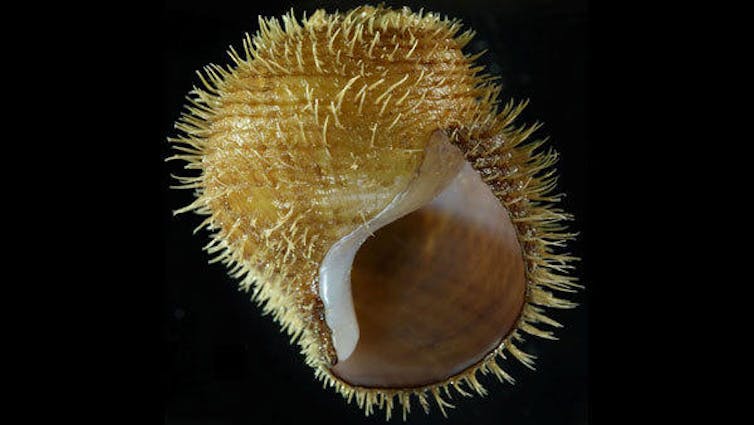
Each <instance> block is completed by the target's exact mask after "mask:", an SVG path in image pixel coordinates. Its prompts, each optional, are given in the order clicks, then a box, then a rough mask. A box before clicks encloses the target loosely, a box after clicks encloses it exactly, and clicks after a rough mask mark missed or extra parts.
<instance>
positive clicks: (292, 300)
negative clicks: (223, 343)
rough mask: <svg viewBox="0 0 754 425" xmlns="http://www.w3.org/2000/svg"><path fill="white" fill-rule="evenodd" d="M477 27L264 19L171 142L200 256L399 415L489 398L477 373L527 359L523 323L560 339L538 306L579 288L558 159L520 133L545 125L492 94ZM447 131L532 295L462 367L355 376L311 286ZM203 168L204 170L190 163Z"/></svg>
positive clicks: (391, 17) (316, 361)
mask: <svg viewBox="0 0 754 425" xmlns="http://www.w3.org/2000/svg"><path fill="white" fill-rule="evenodd" d="M472 37H473V32H472V31H470V30H467V31H462V26H461V24H460V23H459V22H458V21H454V20H448V19H443V18H441V17H440V16H439V15H437V14H433V13H425V12H420V13H417V12H413V11H411V10H409V9H406V8H404V9H399V10H394V9H390V8H385V7H371V6H363V7H359V8H356V9H354V10H351V11H348V12H345V13H334V14H330V13H327V12H325V11H322V10H319V11H316V12H315V13H313V14H312V15H311V16H308V17H306V16H304V17H303V18H302V19H297V18H296V17H295V16H294V14H293V12H291V13H290V14H288V15H286V16H284V17H283V18H282V19H280V20H278V19H274V18H273V19H260V20H259V32H258V33H257V34H256V35H255V36H253V37H251V36H248V35H247V36H246V38H245V39H244V40H243V50H242V51H241V53H238V52H237V51H236V50H234V49H233V48H231V51H230V52H229V54H230V57H231V60H232V62H231V63H230V65H228V66H225V67H221V66H217V65H210V66H207V67H205V69H204V72H202V73H199V76H200V79H201V81H202V83H203V84H202V87H201V88H194V90H192V91H191V93H190V101H189V104H188V106H187V110H186V113H185V114H184V115H183V116H182V118H181V119H180V120H179V122H178V123H177V124H176V127H177V129H178V130H179V131H180V133H181V134H180V135H178V136H176V137H174V138H171V139H170V140H171V142H173V143H174V147H175V148H176V149H177V150H178V152H177V153H176V155H175V156H173V158H175V159H180V160H185V161H186V162H187V165H186V167H185V168H187V169H188V170H190V171H191V172H192V173H194V175H193V176H191V177H179V178H178V179H179V180H180V181H181V183H182V185H183V186H182V187H185V188H189V189H192V190H194V191H195V193H196V198H195V200H194V202H193V203H192V204H190V205H188V206H186V207H185V208H181V209H180V210H178V211H176V212H177V213H180V212H186V211H191V210H193V211H196V212H197V213H199V214H202V215H205V216H206V217H205V220H204V221H203V223H202V226H201V227H206V228H207V229H208V230H209V231H210V232H211V241H210V243H209V244H208V246H207V248H206V249H207V251H208V252H209V253H210V254H212V255H213V259H212V260H211V261H213V262H223V263H225V264H227V266H228V268H229V269H230V273H231V275H232V276H233V277H235V278H236V279H238V281H239V282H240V285H241V287H242V288H243V289H245V290H247V291H250V292H251V294H252V295H253V297H254V299H255V300H257V301H258V302H259V303H260V304H261V305H262V306H263V309H264V311H265V312H269V313H270V314H271V315H272V316H273V318H274V319H275V320H276V321H278V322H279V323H280V324H281V325H282V327H283V329H284V330H285V331H287V332H288V333H289V334H290V336H291V338H292V341H295V342H296V343H297V344H298V345H299V346H300V347H301V350H302V353H303V354H304V357H305V360H306V362H307V363H308V364H309V365H310V366H311V367H312V368H314V370H315V374H316V376H317V377H318V378H319V379H322V380H324V381H325V383H327V384H330V385H331V386H334V387H335V388H336V390H338V391H339V392H340V393H342V394H343V395H344V396H345V397H346V398H347V399H348V400H349V401H350V400H352V399H355V400H356V401H357V403H358V404H359V406H361V407H362V408H363V409H364V410H365V411H366V413H367V414H370V413H372V411H373V410H374V409H375V408H380V409H384V410H385V411H386V414H387V417H388V418H389V417H390V416H391V412H392V410H393V409H394V407H393V405H394V403H396V402H397V403H399V404H400V406H401V409H402V413H403V417H404V418H405V417H406V414H407V411H408V406H410V403H411V398H412V397H415V398H416V399H417V400H418V401H419V404H420V405H421V406H422V407H423V408H424V409H428V408H429V400H431V399H434V400H435V402H436V404H437V405H438V407H439V408H440V409H441V410H442V411H443V413H444V410H445V408H446V407H448V406H449V405H450V404H449V403H448V401H447V400H446V399H445V398H443V396H442V395H441V394H442V393H441V391H440V390H443V392H444V393H445V394H448V391H449V389H455V390H456V391H458V392H460V393H461V394H464V395H468V394H470V393H471V392H476V393H479V394H484V393H485V392H486V390H485V389H484V388H482V387H481V385H480V384H479V382H478V381H477V379H476V374H477V373H480V372H481V373H488V372H491V373H493V374H495V375H496V376H498V377H499V378H501V379H502V380H506V381H512V378H511V377H510V376H509V375H508V374H507V373H506V372H505V371H504V370H503V368H502V367H501V366H500V363H499V362H502V359H503V356H504V353H510V354H511V355H512V356H513V357H515V358H517V359H519V360H520V361H522V362H523V363H524V364H526V365H528V366H531V365H532V357H531V356H529V355H528V354H526V353H524V352H522V351H521V350H520V349H519V348H517V346H516V341H517V340H521V339H523V336H522V335H523V333H527V334H531V335H536V336H539V337H544V338H553V334H552V332H551V331H548V330H545V329H544V328H543V326H554V327H559V326H560V324H558V323H557V322H555V321H553V320H551V319H549V318H548V317H547V316H546V315H545V309H543V308H542V307H555V308H569V307H573V306H574V304H573V303H571V302H569V301H566V300H563V299H560V298H559V297H557V296H556V295H555V293H556V291H561V292H563V291H564V292H572V291H574V290H575V289H577V288H579V287H580V286H579V285H578V284H577V283H576V282H575V279H574V278H573V277H570V276H568V270H569V269H570V268H571V267H572V266H571V265H570V263H571V262H572V261H573V260H574V258H573V257H571V256H569V255H567V254H564V253H562V252H561V251H560V248H562V247H563V244H564V243H565V242H566V241H567V240H568V239H571V238H573V236H574V235H573V234H572V233H568V232H566V231H565V227H564V226H563V224H562V223H563V221H566V220H568V219H569V218H570V217H569V216H568V214H565V213H564V212H562V211H561V210H560V209H558V208H556V207H555V204H556V203H557V202H558V200H559V196H558V195H553V194H552V191H553V190H554V188H555V174H554V171H553V169H552V165H553V164H554V163H555V161H556V159H557V155H556V153H554V152H553V151H543V150H542V149H541V148H540V146H541V145H542V144H543V141H541V140H535V141H529V140H528V139H529V137H530V136H531V134H532V133H533V132H534V131H536V129H537V128H538V126H537V125H534V126H529V127H525V126H524V127H516V126H514V125H513V120H514V119H515V117H516V116H517V115H518V114H519V113H520V111H521V109H522V108H523V106H524V105H515V104H513V103H508V104H505V105H501V104H500V102H499V101H498V96H499V94H500V86H499V85H497V84H495V82H494V78H492V77H490V76H488V75H482V74H481V71H482V68H481V67H479V66H477V65H476V64H475V62H474V61H475V56H471V55H468V54H465V53H464V52H463V48H464V46H466V44H467V43H468V42H469V41H470V40H471V39H472ZM437 130H441V131H443V132H444V134H445V135H447V140H448V141H449V142H450V143H451V144H452V145H453V146H455V147H457V148H458V149H459V150H460V152H461V154H462V155H463V158H464V160H465V161H467V162H468V164H469V165H470V169H473V170H474V171H475V172H477V173H478V174H479V176H480V177H481V180H482V181H483V182H484V183H485V184H486V185H487V186H488V187H489V189H490V191H491V193H492V194H494V196H495V197H496V198H497V199H498V200H499V202H500V204H501V205H502V206H504V207H505V210H506V211H507V212H508V213H509V217H510V222H511V223H512V226H514V228H515V233H516V235H517V243H518V245H519V246H520V252H521V258H522V261H523V264H524V268H523V269H524V270H525V271H524V273H525V282H526V289H525V294H524V295H523V296H524V298H525V301H523V305H522V306H521V308H520V312H519V313H518V316H517V319H516V326H515V329H513V330H512V331H511V332H510V333H509V334H508V335H507V336H506V337H505V338H504V339H503V340H501V341H499V342H498V343H496V344H495V346H494V347H493V348H492V349H491V350H490V352H489V354H488V355H486V356H484V358H483V359H481V360H479V361H478V362H475V363H474V364H473V365H471V366H469V367H468V368H467V369H465V370H464V371H463V372H461V373H458V374H454V375H453V376H448V377H447V379H445V380H443V381H440V382H434V383H430V384H427V385H425V386H421V387H413V388H400V387H398V388H389V387H383V388H374V387H365V386H359V385H354V384H352V383H349V382H347V381H345V380H343V379H342V378H341V377H338V376H337V375H336V374H334V373H333V371H332V367H333V366H334V365H335V364H336V363H337V362H338V355H337V352H336V349H335V347H334V346H333V342H332V335H331V329H330V328H329V327H328V325H327V321H326V317H325V316H326V312H325V306H324V304H323V301H322V297H321V296H320V287H319V283H320V266H321V265H322V263H323V261H324V259H325V257H326V255H327V253H328V251H329V250H330V249H331V247H332V246H333V245H334V244H336V243H337V242H338V241H339V240H341V239H343V238H344V237H346V236H347V235H349V234H351V233H352V232H354V231H355V230H356V229H358V228H360V226H363V225H365V223H368V222H369V220H371V219H373V218H374V217H375V216H377V215H378V214H380V212H381V211H383V210H385V209H386V207H387V206H388V205H390V204H391V202H392V201H393V200H394V199H396V197H397V196H399V195H400V194H401V193H404V192H405V191H406V190H407V188H409V186H410V185H411V182H412V181H413V179H414V178H415V176H416V174H417V170H419V168H420V166H421V165H422V162H423V161H424V160H425V156H426V152H427V147H428V143H429V141H430V140H431V137H432V134H433V132H435V131H437ZM197 170H198V174H196V173H197Z"/></svg>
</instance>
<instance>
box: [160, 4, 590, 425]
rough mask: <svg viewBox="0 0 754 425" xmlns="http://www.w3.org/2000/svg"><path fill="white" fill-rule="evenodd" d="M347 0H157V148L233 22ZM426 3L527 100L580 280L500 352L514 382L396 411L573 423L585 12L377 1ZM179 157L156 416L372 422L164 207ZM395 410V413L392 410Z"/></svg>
mask: <svg viewBox="0 0 754 425" xmlns="http://www.w3.org/2000/svg"><path fill="white" fill-rule="evenodd" d="M356 4H359V3H356V2H345V1H340V2H338V1H325V2H311V1H302V2H279V3H274V2H269V3H268V4H264V5H260V6H256V5H252V4H251V3H250V2H248V3H246V2H244V3H241V4H235V3H231V2H224V1H213V2H196V3H195V2H188V1H174V2H167V3H166V4H165V9H164V14H163V22H162V31H161V35H162V37H163V39H162V60H163V62H162V71H163V72H162V88H163V96H162V109H161V112H162V114H161V120H160V127H159V130H160V134H157V135H155V137H154V143H156V144H159V145H160V146H161V147H162V148H161V150H160V156H161V159H162V158H165V157H167V156H168V155H169V149H168V146H167V143H166V142H165V138H166V137H167V136H169V135H172V134H175V133H174V130H173V129H172V124H173V122H174V121H175V120H176V119H177V118H178V116H179V113H180V111H181V108H182V105H183V98H184V96H185V95H186V93H187V92H188V91H189V90H190V89H191V86H192V85H194V84H197V78H196V76H195V73H194V71H195V70H197V69H200V68H201V67H202V66H203V65H205V64H207V63H210V62H213V63H217V64H225V63H227V62H228V61H229V59H228V57H227V55H226V54H225V51H226V50H227V47H228V45H230V44H232V45H233V46H234V47H236V49H237V50H238V48H239V46H240V40H241V37H242V36H243V34H244V32H250V33H253V32H255V31H256V29H257V15H260V14H261V15H263V16H279V15H282V14H283V13H285V12H287V11H288V10H289V9H290V7H291V6H293V7H294V9H295V11H296V13H297V16H300V14H301V12H303V11H304V10H307V11H308V12H309V13H311V12H312V11H313V10H315V9H316V8H318V7H323V8H325V9H326V10H328V11H334V10H335V9H340V10H347V9H348V8H350V7H352V6H354V5H356ZM386 4H389V5H395V6H402V5H407V6H410V7H412V8H413V9H416V10H418V9H419V8H420V7H424V8H425V10H432V11H435V12H439V13H442V14H443V15H448V16H451V17H457V18H460V19H462V20H463V22H464V24H465V25H467V26H469V27H472V28H474V29H475V30H476V31H477V36H476V38H475V41H473V42H472V43H471V44H470V46H469V47H468V48H467V49H468V51H470V52H472V51H473V52H476V51H479V50H483V49H488V53H487V54H486V55H484V56H483V57H482V59H481V60H480V61H481V62H482V63H483V64H485V65H487V66H488V70H489V72H491V73H493V74H497V75H500V76H501V77H502V79H501V81H500V82H501V83H502V85H503V98H504V99H505V100H507V99H510V98H513V99H526V98H529V99H530V100H531V103H530V105H529V107H528V108H527V109H526V111H525V112H524V114H523V115H522V117H521V118H520V121H521V122H534V121H542V122H544V123H545V126H544V128H543V129H542V130H540V131H539V135H540V136H542V137H543V136H550V144H551V145H552V146H554V147H555V148H556V149H557V150H558V151H559V152H560V153H561V162H560V163H559V165H558V166H559V169H560V172H561V179H560V189H561V190H562V191H564V192H565V193H566V194H567V196H566V198H565V201H564V207H565V208H566V209H567V210H568V211H570V212H572V213H574V214H575V215H576V221H575V223H574V224H573V227H574V229H575V230H577V231H579V232H580V236H579V238H578V240H577V241H576V242H575V243H573V244H572V246H571V249H572V251H573V252H574V253H575V254H577V255H579V256H581V257H582V258H583V260H582V261H581V263H580V264H579V269H578V272H577V273H578V275H579V277H580V278H581V280H582V282H583V283H584V284H585V285H587V288H588V289H587V290H586V291H583V292H581V293H579V294H577V295H576V296H575V297H574V298H573V299H574V300H575V301H577V302H579V303H581V306H580V307H579V308H578V309H576V310H567V311H555V312H553V316H554V317H555V318H556V319H557V320H559V321H561V322H562V323H564V324H565V325H566V327H565V329H561V330H559V331H558V332H557V336H558V337H559V338H560V341H555V342H553V341H545V340H540V339H535V338H529V341H528V342H527V344H526V346H525V347H524V348H525V350H526V351H528V352H530V353H532V354H536V355H537V356H538V357H539V360H538V361H537V371H535V372H532V371H530V370H528V369H526V368H524V367H522V366H521V365H519V364H517V363H516V362H515V360H509V361H508V362H507V364H506V366H507V367H508V369H510V370H509V371H510V372H512V374H513V376H514V377H515V378H516V380H517V384H516V385H515V386H511V385H508V384H500V383H498V382H497V381H496V380H495V379H494V378H489V377H485V378H483V379H482V382H483V384H485V386H486V387H487V388H488V389H489V390H490V395H488V396H487V397H474V398H470V399H466V398H463V397H461V396H455V397H454V399H453V400H452V401H453V402H454V404H456V406H457V408H456V409H452V410H450V411H449V418H448V419H444V418H443V417H442V415H441V414H440V412H439V409H436V406H433V409H432V411H431V413H430V415H429V416H427V415H425V414H424V413H423V411H422V410H421V408H420V406H419V405H418V404H413V406H412V413H411V414H410V415H409V418H408V423H414V424H423V423H443V424H456V423H458V424H460V423H477V424H487V423H489V424H503V423H505V424H582V423H588V419H589V417H590V397H589V381H590V379H589V364H590V363H589V350H588V346H589V339H588V330H589V324H588V321H587V318H588V315H589V302H588V300H589V299H590V293H591V291H592V289H591V288H592V287H591V285H592V284H594V285H598V284H599V282H593V277H592V272H591V271H592V269H593V256H592V255H590V254H591V253H592V251H593V248H592V246H593V244H592V242H591V241H592V240H593V239H594V238H593V235H592V232H593V230H592V227H590V223H593V220H592V219H593V218H594V217H592V215H591V214H593V212H592V209H591V208H590V201H591V200H590V195H589V188H590V183H593V181H592V179H594V175H593V173H592V170H593V169H594V167H593V166H592V164H591V161H592V155H591V150H590V140H589V134H588V128H589V123H588V117H589V114H588V111H587V106H588V102H587V101H588V86H587V84H588V69H587V68H588V62H589V49H588V30H587V24H588V13H587V6H586V2H585V1H583V0H573V1H572V0H560V1H558V0H533V1H523V0H516V1H476V0H469V1H464V2H451V1H434V2H416V1H403V2H386ZM180 172H181V171H180V164H177V163H168V164H166V165H164V166H163V167H162V169H161V172H160V190H161V193H162V199H163V202H162V204H161V206H162V210H161V211H162V229H163V236H164V257H163V258H164V272H165V273H164V293H163V295H164V297H163V300H164V303H163V306H162V309H161V317H162V320H161V327H160V331H161V332H160V341H161V342H162V346H163V347H164V350H163V351H162V354H163V358H162V360H163V361H162V362H161V364H160V369H159V373H160V376H161V378H162V379H161V384H162V389H163V392H162V400H163V414H164V416H163V419H164V422H165V423H167V424H176V425H178V424H241V423H243V424H266V423H284V424H287V423H296V422H299V421H304V420H306V421H309V420H311V421H318V422H325V421H327V422H330V423H354V424H356V423H359V424H360V423H384V417H383V414H382V413H381V412H379V413H378V414H377V415H376V417H372V418H364V415H363V413H362V411H361V410H360V409H359V408H358V407H357V406H355V404H351V405H347V404H346V403H345V400H344V399H343V398H342V397H341V396H340V395H339V394H337V393H335V392H334V391H333V390H332V389H330V388H327V389H324V390H323V389H322V384H321V383H319V382H318V381H317V380H316V379H315V378H314V377H313V371H312V370H311V369H309V368H308V367H307V366H305V365H304V363H303V361H302V356H301V355H300V354H298V351H297V348H296V346H292V345H290V344H289V343H288V340H287V338H286V337H285V336H284V335H283V334H282V333H280V332H279V331H278V325H277V324H275V323H273V322H272V320H271V318H269V317H262V316H261V315H260V313H259V309H258V308H257V307H256V306H255V305H254V304H252V303H251V302H250V301H249V300H248V296H247V295H246V294H243V293H240V292H238V291H237V289H236V282H234V281H233V280H232V279H231V278H230V277H228V276H227V274H226V271H225V269H224V267H223V266H221V265H218V264H215V265H209V264H207V260H208V257H207V254H206V253H204V252H203V251H202V250H201V247H202V246H203V245H204V244H205V243H206V242H207V238H206V233H203V232H202V233H199V234H198V235H192V234H191V231H192V229H193V228H194V227H195V226H196V225H198V224H199V222H200V221H201V219H200V218H199V217H198V216H195V215H182V216H178V217H173V216H172V215H171V213H170V211H171V210H174V209H177V208H179V207H181V206H184V205H186V204H188V203H189V202H190V200H191V193H190V192H189V191H177V190H168V189H167V186H168V185H170V184H171V183H172V182H171V181H170V178H169V173H174V174H177V173H180ZM392 421H393V422H400V417H395V418H394V419H393V420H392Z"/></svg>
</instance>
